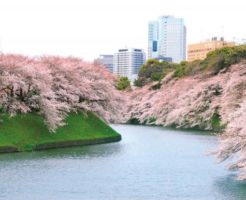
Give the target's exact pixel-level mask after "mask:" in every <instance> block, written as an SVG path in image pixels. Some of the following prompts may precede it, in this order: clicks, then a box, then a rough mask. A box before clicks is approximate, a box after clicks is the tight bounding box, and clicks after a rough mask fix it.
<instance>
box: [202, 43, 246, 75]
mask: <svg viewBox="0 0 246 200" xmlns="http://www.w3.org/2000/svg"><path fill="white" fill-rule="evenodd" d="M243 58H244V59H245V58H246V45H241V46H236V47H224V48H221V49H217V50H215V51H212V52H209V53H208V55H207V57H206V59H205V60H204V61H203V62H202V63H201V67H202V69H208V70H211V71H212V72H213V74H218V73H219V71H220V70H221V69H224V68H228V67H230V66H231V65H232V64H235V63H238V62H240V60H242V59H243Z"/></svg>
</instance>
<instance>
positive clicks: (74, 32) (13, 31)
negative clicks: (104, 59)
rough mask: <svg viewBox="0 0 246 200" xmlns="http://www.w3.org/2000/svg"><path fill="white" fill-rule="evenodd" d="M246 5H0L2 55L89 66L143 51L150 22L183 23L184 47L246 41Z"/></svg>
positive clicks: (164, 0)
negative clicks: (61, 58)
mask: <svg viewBox="0 0 246 200" xmlns="http://www.w3.org/2000/svg"><path fill="white" fill-rule="evenodd" d="M245 9H246V0H224V1H222V0H217V1H216V0H203V1H201V0H88V1H86V0H0V50H1V51H2V52H4V53H20V54H25V55H32V56H33V55H43V54H46V55H47V54H52V55H72V56H77V57H82V58H84V59H85V60H93V59H94V58H95V57H97V56H98V55H99V54H107V53H114V52H116V51H117V49H119V48H122V47H136V48H143V49H145V50H147V37H148V21H150V20H155V19H157V17H158V16H161V15H174V16H176V17H182V18H184V19H185V23H186V26H187V39H188V43H194V42H199V41H202V40H204V39H207V38H210V37H212V36H221V35H223V36H224V37H225V38H226V39H229V40H231V39H232V38H233V37H237V38H246V25H245V20H246V12H245Z"/></svg>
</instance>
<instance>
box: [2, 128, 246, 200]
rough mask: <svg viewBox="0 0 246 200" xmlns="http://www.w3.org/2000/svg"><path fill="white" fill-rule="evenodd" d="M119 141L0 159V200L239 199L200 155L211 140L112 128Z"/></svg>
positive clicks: (234, 184)
mask: <svg viewBox="0 0 246 200" xmlns="http://www.w3.org/2000/svg"><path fill="white" fill-rule="evenodd" d="M113 128H115V129H116V130H117V131H118V132H120V133H121V134H122V138H123V140H122V141H121V142H119V143H111V144H102V145H96V146H87V147H77V148H66V149H59V150H58V149H57V150H49V151H42V152H33V153H15V154H1V155H0V199H4V200H29V199H30V200H44V199H49V200H128V199H130V200H131V199H133V200H162V199H163V200H245V199H246V183H245V182H238V181H236V180H235V175H234V174H232V173H231V172H228V171H226V169H225V166H223V165H217V164H216V163H215V160H214V158H213V157H210V156H206V152H207V151H208V150H210V149H213V148H214V147H215V145H216V138H215V137H214V136H209V135H206V134H204V133H199V132H187V131H180V130H179V131H177V130H169V129H164V128H160V127H144V126H130V125H113Z"/></svg>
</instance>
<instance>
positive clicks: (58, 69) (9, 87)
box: [0, 54, 122, 131]
mask: <svg viewBox="0 0 246 200" xmlns="http://www.w3.org/2000/svg"><path fill="white" fill-rule="evenodd" d="M115 82H116V78H115V77H114V76H113V75H112V74H110V72H108V71H107V70H105V69H104V68H102V67H100V66H95V65H93V64H91V63H86V62H84V61H82V60H80V59H77V58H73V57H67V58H61V57H51V56H48V57H47V56H46V57H34V58H28V57H24V56H21V55H4V54H1V55H0V83H1V88H0V104H1V109H2V111H4V112H7V113H9V114H10V115H15V114H17V113H26V112H38V113H40V114H42V115H43V116H44V118H45V122H46V124H47V125H48V127H49V129H50V130H51V131H55V129H56V128H57V127H58V126H61V125H63V124H64V118H65V117H66V116H67V115H68V114H69V113H70V112H78V111H82V112H86V111H91V112H94V113H95V114H97V115H98V116H100V117H101V118H102V119H104V120H105V121H107V122H113V121H115V120H118V119H119V118H120V117H121V114H120V110H121V105H122V104H121V102H122V98H121V96H120V94H119V92H118V91H117V90H116V89H115Z"/></svg>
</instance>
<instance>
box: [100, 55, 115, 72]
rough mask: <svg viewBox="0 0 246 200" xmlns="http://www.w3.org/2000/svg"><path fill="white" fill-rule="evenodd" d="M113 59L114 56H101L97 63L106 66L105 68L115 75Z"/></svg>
mask: <svg viewBox="0 0 246 200" xmlns="http://www.w3.org/2000/svg"><path fill="white" fill-rule="evenodd" d="M113 57H114V56H113V55H100V56H99V58H97V59H96V60H95V62H97V63H99V64H101V65H103V66H105V68H107V69H108V70H109V71H110V72H112V73H113Z"/></svg>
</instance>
